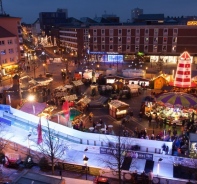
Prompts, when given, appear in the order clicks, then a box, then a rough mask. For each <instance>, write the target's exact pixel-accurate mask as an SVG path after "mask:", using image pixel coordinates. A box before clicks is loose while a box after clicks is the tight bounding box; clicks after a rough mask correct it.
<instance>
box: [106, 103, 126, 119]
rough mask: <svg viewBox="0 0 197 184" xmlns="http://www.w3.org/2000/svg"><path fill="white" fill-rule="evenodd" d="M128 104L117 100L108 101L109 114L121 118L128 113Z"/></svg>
mask: <svg viewBox="0 0 197 184" xmlns="http://www.w3.org/2000/svg"><path fill="white" fill-rule="evenodd" d="M128 109H129V104H127V103H124V102H122V101H119V100H112V101H111V102H109V114H110V115H111V116H112V117H114V118H122V117H125V116H126V115H127V114H128Z"/></svg>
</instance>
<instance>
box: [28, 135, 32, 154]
mask: <svg viewBox="0 0 197 184" xmlns="http://www.w3.org/2000/svg"><path fill="white" fill-rule="evenodd" d="M30 136H31V134H28V136H27V140H28V148H29V155H30V143H29V138H30Z"/></svg>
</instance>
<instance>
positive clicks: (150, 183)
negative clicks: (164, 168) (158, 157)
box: [148, 170, 154, 184]
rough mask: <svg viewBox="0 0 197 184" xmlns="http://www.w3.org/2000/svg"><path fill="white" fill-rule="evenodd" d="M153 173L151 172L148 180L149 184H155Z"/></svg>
mask: <svg viewBox="0 0 197 184" xmlns="http://www.w3.org/2000/svg"><path fill="white" fill-rule="evenodd" d="M153 177H154V175H153V171H152V170H151V171H150V172H149V173H148V180H149V184H152V183H153Z"/></svg>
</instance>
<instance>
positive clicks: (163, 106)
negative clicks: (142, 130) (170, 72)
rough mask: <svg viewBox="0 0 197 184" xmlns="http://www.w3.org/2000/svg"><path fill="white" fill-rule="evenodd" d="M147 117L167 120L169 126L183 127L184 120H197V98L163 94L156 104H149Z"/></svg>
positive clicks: (178, 94) (180, 94)
mask: <svg viewBox="0 0 197 184" xmlns="http://www.w3.org/2000/svg"><path fill="white" fill-rule="evenodd" d="M146 105H147V106H148V107H146V108H145V109H146V110H145V114H146V115H147V116H150V115H151V116H152V118H153V119H155V118H156V117H158V119H163V120H164V119H166V123H168V124H176V125H182V121H183V120H190V119H193V120H194V121H196V120H197V116H196V114H197V98H196V97H195V96H193V95H189V94H186V93H181V92H177V93H173V92H171V93H163V94H161V95H160V96H159V97H157V98H156V102H155V103H150V102H149V103H147V104H146Z"/></svg>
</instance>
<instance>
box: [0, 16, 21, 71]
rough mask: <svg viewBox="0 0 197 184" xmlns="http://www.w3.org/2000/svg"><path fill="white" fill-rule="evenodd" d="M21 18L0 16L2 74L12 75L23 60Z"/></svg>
mask: <svg viewBox="0 0 197 184" xmlns="http://www.w3.org/2000/svg"><path fill="white" fill-rule="evenodd" d="M20 21H21V18H17V17H9V16H0V29H1V31H0V43H1V44H0V50H1V52H0V53H1V55H0V61H1V68H3V70H2V72H3V73H2V74H6V73H14V72H15V71H16V70H17V68H18V62H19V61H21V60H23V59H24V50H23V39H22V31H21V22H20Z"/></svg>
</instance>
